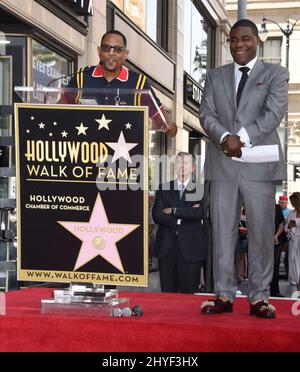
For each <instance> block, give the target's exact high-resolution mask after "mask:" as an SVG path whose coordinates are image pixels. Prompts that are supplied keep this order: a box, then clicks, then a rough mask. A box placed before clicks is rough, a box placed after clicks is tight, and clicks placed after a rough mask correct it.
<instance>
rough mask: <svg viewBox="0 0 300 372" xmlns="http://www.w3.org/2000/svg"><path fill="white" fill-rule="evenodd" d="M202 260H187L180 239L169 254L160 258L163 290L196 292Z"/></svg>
mask: <svg viewBox="0 0 300 372" xmlns="http://www.w3.org/2000/svg"><path fill="white" fill-rule="evenodd" d="M200 271H201V261H199V262H187V261H186V260H185V259H184V258H183V256H182V254H181V251H180V248H179V243H178V240H176V243H175V246H174V247H173V249H170V251H169V252H168V254H167V256H166V257H164V258H162V259H160V260H159V275H160V285H161V291H162V292H172V293H194V292H197V291H198V288H199V283H200Z"/></svg>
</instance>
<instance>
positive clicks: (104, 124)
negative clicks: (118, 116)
mask: <svg viewBox="0 0 300 372" xmlns="http://www.w3.org/2000/svg"><path fill="white" fill-rule="evenodd" d="M95 121H96V122H97V123H98V124H99V127H98V130H101V129H102V128H105V129H107V130H109V127H108V124H109V123H110V122H111V121H112V120H108V119H106V117H105V115H104V114H103V115H102V118H101V119H95Z"/></svg>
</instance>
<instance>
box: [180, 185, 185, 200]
mask: <svg viewBox="0 0 300 372" xmlns="http://www.w3.org/2000/svg"><path fill="white" fill-rule="evenodd" d="M183 193H184V184H181V185H180V186H179V197H180V199H181V198H182V195H183Z"/></svg>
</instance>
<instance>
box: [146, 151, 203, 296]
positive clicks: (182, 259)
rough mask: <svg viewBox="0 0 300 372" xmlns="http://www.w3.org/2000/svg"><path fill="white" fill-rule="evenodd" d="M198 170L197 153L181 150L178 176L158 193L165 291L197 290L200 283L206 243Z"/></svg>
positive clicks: (155, 213) (156, 252)
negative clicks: (195, 176)
mask: <svg viewBox="0 0 300 372" xmlns="http://www.w3.org/2000/svg"><path fill="white" fill-rule="evenodd" d="M194 170H195V159H194V156H193V155H192V154H189V153H185V152H180V153H178V154H177V156H176V159H175V171H176V174H177V179H176V180H174V181H171V182H169V183H167V184H163V185H160V188H159V190H158V191H157V193H156V198H155V202H154V205H153V210H152V215H153V220H154V222H155V223H156V224H158V230H157V233H156V238H155V244H154V253H153V254H154V256H155V257H157V258H158V260H159V273H160V282H161V290H162V292H179V293H194V292H196V291H197V289H198V286H199V282H200V270H201V265H202V264H203V261H204V260H205V256H206V243H205V237H204V229H203V224H202V213H203V209H202V201H200V200H199V196H197V191H199V190H197V187H196V186H197V185H196V184H195V183H193V181H192V173H193V171H194Z"/></svg>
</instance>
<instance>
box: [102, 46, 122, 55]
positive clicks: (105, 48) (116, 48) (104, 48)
mask: <svg viewBox="0 0 300 372" xmlns="http://www.w3.org/2000/svg"><path fill="white" fill-rule="evenodd" d="M111 49H113V51H114V52H115V53H117V54H121V53H123V52H124V51H125V50H126V49H125V48H124V47H121V46H118V45H109V44H102V45H101V50H102V52H106V53H108V52H110V50H111Z"/></svg>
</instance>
